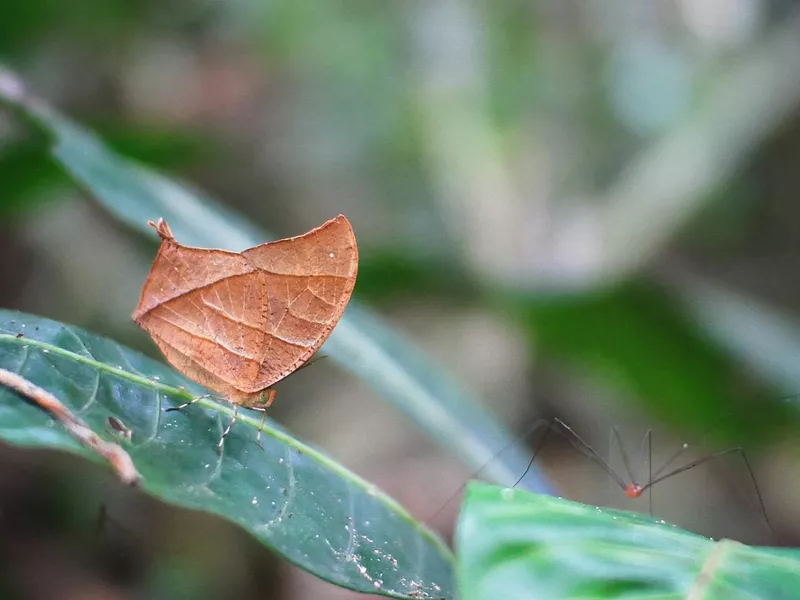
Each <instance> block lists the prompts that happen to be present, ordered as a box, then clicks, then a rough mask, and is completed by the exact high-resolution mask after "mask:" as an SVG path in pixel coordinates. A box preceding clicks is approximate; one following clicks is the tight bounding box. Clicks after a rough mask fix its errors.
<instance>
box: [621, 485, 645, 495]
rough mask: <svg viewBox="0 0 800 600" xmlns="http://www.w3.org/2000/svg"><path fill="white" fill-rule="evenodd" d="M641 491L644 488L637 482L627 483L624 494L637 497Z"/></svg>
mask: <svg viewBox="0 0 800 600" xmlns="http://www.w3.org/2000/svg"><path fill="white" fill-rule="evenodd" d="M642 492H644V489H643V488H642V486H640V485H639V484H638V483H629V484H628V485H626V486H625V495H626V496H627V497H628V498H639V497H640V496H641V495H642Z"/></svg>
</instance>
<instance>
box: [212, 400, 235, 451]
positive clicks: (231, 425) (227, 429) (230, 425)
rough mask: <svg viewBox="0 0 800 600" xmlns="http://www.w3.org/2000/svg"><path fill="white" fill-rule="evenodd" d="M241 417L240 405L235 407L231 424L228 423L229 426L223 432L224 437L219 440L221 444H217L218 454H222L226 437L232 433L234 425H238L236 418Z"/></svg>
mask: <svg viewBox="0 0 800 600" xmlns="http://www.w3.org/2000/svg"><path fill="white" fill-rule="evenodd" d="M238 416H239V405H238V404H234V405H233V416H232V417H231V422H230V423H228V426H227V427H226V428H225V431H223V432H222V436H221V437H220V438H219V442H217V453H220V452H222V445H223V444H224V443H225V437H226V436H227V435H228V434H229V433H230V432H231V427H233V424H234V423H236V417H238Z"/></svg>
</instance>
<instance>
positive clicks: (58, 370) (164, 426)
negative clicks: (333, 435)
mask: <svg viewBox="0 0 800 600" xmlns="http://www.w3.org/2000/svg"><path fill="white" fill-rule="evenodd" d="M20 334H21V335H22V337H17V336H18V335H20ZM0 367H3V368H5V369H8V370H10V371H14V372H16V373H19V374H20V375H22V376H23V377H25V378H26V379H28V380H29V381H31V382H33V383H34V384H36V385H38V386H39V387H42V388H44V389H46V390H47V391H49V392H51V393H52V394H54V395H55V396H56V397H58V398H59V399H60V400H61V402H63V403H64V404H65V405H67V406H68V407H69V408H70V409H71V410H72V411H73V412H74V413H76V414H77V415H78V416H79V417H80V418H81V419H83V420H84V421H85V422H86V423H87V424H88V425H89V426H90V427H91V428H92V429H93V430H94V431H95V432H96V433H97V434H98V435H100V436H101V437H102V438H104V439H107V440H109V441H116V442H118V443H120V444H122V445H123V447H124V448H125V449H126V450H127V451H128V453H129V454H130V455H131V458H132V459H133V461H134V462H135V464H136V467H137V468H138V470H139V472H140V473H141V474H142V476H143V478H144V479H143V481H142V483H141V486H142V488H143V489H144V490H145V491H146V492H148V493H149V494H151V495H153V496H155V497H156V498H159V499H161V500H163V501H165V502H169V503H172V504H175V505H179V506H184V507H188V508H193V509H199V510H204V511H208V512H210V513H214V514H217V515H220V516H222V517H224V518H226V519H228V520H229V521H232V522H234V523H236V524H238V525H240V526H241V527H243V528H244V529H245V530H247V531H248V532H249V533H250V534H251V535H253V536H254V537H256V538H257V539H258V540H259V541H261V542H262V543H263V544H265V545H266V546H268V547H269V548H271V549H272V550H274V551H275V552H277V553H279V554H281V555H282V556H284V557H285V558H286V559H287V560H289V561H291V562H293V563H295V564H297V565H299V566H300V567H302V568H303V569H306V570H308V571H310V572H311V573H314V574H315V575H317V576H319V577H321V578H323V579H326V580H328V581H330V582H332V583H335V584H337V585H340V586H344V587H348V588H350V589H353V590H358V591H361V592H372V593H380V594H383V595H386V596H391V597H398V598H406V597H409V596H408V594H409V592H414V591H416V590H418V589H424V590H426V591H427V592H428V593H429V594H430V597H441V598H451V597H452V596H453V593H452V584H451V578H452V556H451V554H450V552H449V550H448V549H447V547H446V546H445V545H444V543H443V542H442V541H441V540H440V539H439V538H438V537H436V535H435V534H433V533H432V532H430V531H429V530H428V529H426V528H425V527H424V526H423V525H422V524H420V523H418V522H416V521H414V520H413V519H412V518H411V517H410V516H409V515H408V513H407V512H406V511H405V510H404V509H403V508H401V507H400V506H399V505H398V504H397V503H396V502H395V501H394V500H392V499H391V498H389V497H388V496H386V495H385V494H384V493H383V492H381V491H380V490H378V489H377V488H376V487H374V486H373V485H371V484H369V483H367V482H366V481H364V480H362V479H361V478H359V477H358V476H357V475H354V474H353V473H351V472H350V471H348V470H347V469H346V468H345V467H343V466H341V465H339V464H337V463H336V462H334V461H333V460H332V459H330V458H328V457H327V456H326V455H325V454H323V453H322V452H320V451H319V450H316V449H314V448H312V447H310V446H308V445H306V444H304V443H303V442H301V441H299V440H297V439H295V438H293V437H292V436H291V435H290V434H289V433H287V432H286V431H284V430H283V429H281V428H280V427H278V426H276V425H275V424H274V423H273V422H272V421H271V420H268V421H267V423H266V426H265V427H264V431H263V435H262V442H263V446H264V448H263V449H262V448H260V447H259V446H258V445H257V444H256V441H255V440H256V431H257V428H258V426H259V423H260V416H252V415H251V414H248V413H249V411H247V410H243V411H242V413H243V414H240V418H239V420H238V421H237V423H236V425H235V426H234V427H233V429H232V430H231V434H230V435H229V436H228V437H227V438H226V441H225V445H224V448H223V452H222V454H221V455H218V454H217V452H216V444H217V441H218V440H219V437H220V434H221V432H222V429H223V427H224V426H226V425H227V423H228V421H229V419H230V415H231V413H232V410H231V408H230V407H229V406H228V405H227V404H220V403H217V402H215V401H212V400H204V401H200V402H198V403H197V404H195V405H193V406H192V407H189V408H187V409H186V410H182V411H178V412H165V411H164V409H165V408H167V407H170V406H175V405H177V404H180V403H182V402H185V401H187V400H190V399H191V398H193V397H196V396H197V395H200V394H203V393H204V390H203V389H202V388H200V387H199V386H197V385H196V384H194V383H192V382H191V381H189V380H187V379H184V378H183V377H181V376H180V375H179V374H177V373H176V372H175V371H173V370H172V369H170V368H168V367H165V366H164V365H161V364H159V363H157V362H155V361H153V360H150V359H149V358H147V357H144V356H142V355H140V354H138V353H136V352H134V351H132V350H129V349H127V348H124V347H122V346H120V345H118V344H116V343H115V342H113V341H111V340H108V339H105V338H101V337H97V336H93V335H91V334H89V333H87V332H85V331H83V330H81V329H78V328H75V327H71V326H68V325H63V324H60V323H56V322H54V321H49V320H47V319H42V318H39V317H35V316H30V315H25V314H21V313H16V312H12V311H3V310H0ZM109 417H114V418H115V419H118V420H119V421H120V422H121V423H123V424H124V425H125V426H126V427H127V428H129V429H130V430H131V432H132V437H131V440H130V442H126V441H124V440H121V439H120V437H119V436H118V435H117V434H115V432H114V429H113V428H112V427H111V426H110V424H109V422H108V418H109ZM0 439H1V440H4V441H6V442H11V443H14V444H18V445H22V446H30V447H37V448H54V449H61V450H67V451H70V452H74V453H78V454H80V455H83V456H88V457H90V458H93V459H97V457H96V456H95V455H94V454H93V453H92V452H91V451H90V450H88V449H86V448H84V447H83V446H80V445H79V444H78V443H77V442H76V441H75V440H74V439H73V438H72V437H70V435H69V434H67V432H66V430H64V429H63V428H62V427H61V426H60V425H59V424H58V423H55V422H54V421H53V420H52V419H51V418H50V417H49V416H48V415H47V414H45V413H44V412H43V411H41V410H40V409H39V408H37V407H35V406H34V405H32V404H30V403H28V402H26V401H24V400H23V399H22V398H20V397H18V396H16V395H15V394H13V393H12V392H10V391H9V390H6V389H4V388H0ZM416 584H419V585H421V586H423V587H422V588H417V587H415V585H416ZM412 597H413V596H412Z"/></svg>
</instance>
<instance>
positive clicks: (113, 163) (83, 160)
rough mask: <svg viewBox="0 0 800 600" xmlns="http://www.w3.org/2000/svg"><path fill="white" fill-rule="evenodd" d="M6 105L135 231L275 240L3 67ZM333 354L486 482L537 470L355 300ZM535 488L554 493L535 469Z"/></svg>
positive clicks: (202, 240) (231, 244)
mask: <svg viewBox="0 0 800 600" xmlns="http://www.w3.org/2000/svg"><path fill="white" fill-rule="evenodd" d="M0 102H4V103H6V104H8V105H9V106H11V107H13V108H14V109H15V110H17V111H19V112H20V113H21V114H23V115H24V116H25V117H26V118H28V119H29V120H31V121H32V122H33V123H34V124H35V125H36V126H37V127H38V128H39V129H41V130H42V131H43V132H44V133H45V134H46V135H49V136H51V137H52V147H51V153H52V155H53V157H54V158H55V159H56V160H57V161H59V162H60V163H61V164H62V165H63V166H64V168H65V169H66V170H67V171H68V172H69V173H70V174H71V175H72V177H73V178H74V179H75V180H76V181H78V182H79V183H80V184H81V185H83V186H85V187H86V188H87V189H88V190H89V191H90V192H91V193H92V194H93V195H94V197H95V198H96V199H97V200H98V201H99V202H100V203H101V204H102V206H103V207H105V208H106V210H108V211H109V212H110V213H111V214H112V215H114V216H115V217H116V218H117V219H119V220H120V221H122V222H123V223H125V224H127V225H129V226H130V227H132V228H134V229H135V230H137V231H139V232H142V233H145V234H147V235H149V236H152V237H155V233H154V232H153V231H152V230H151V229H150V228H148V227H147V225H146V223H147V221H148V220H156V219H158V218H159V217H162V218H164V219H165V220H166V221H167V222H168V223H169V224H170V227H171V228H172V230H173V232H174V233H175V237H176V238H177V239H178V240H180V242H181V243H183V244H188V245H195V246H205V247H218V248H225V249H228V250H242V249H244V248H247V247H249V246H253V245H256V244H259V243H261V242H263V241H265V240H267V239H270V236H269V234H267V233H266V232H264V231H262V230H260V229H258V228H256V227H254V226H252V225H251V224H250V223H248V222H247V221H246V220H245V219H243V218H241V217H240V216H238V215H236V214H234V213H232V212H231V211H229V210H227V209H225V208H224V207H222V206H220V205H219V204H216V203H215V202H213V201H212V200H211V199H210V198H208V197H206V196H204V195H202V194H201V193H199V192H197V191H192V190H190V189H189V188H187V187H186V186H181V185H178V184H177V183H175V182H173V181H171V180H169V179H168V178H166V177H164V176H162V175H159V174H157V173H155V172H153V171H151V170H149V169H147V168H145V167H143V166H141V165H138V164H135V163H133V162H131V161H128V160H125V159H122V158H120V157H119V156H117V155H115V154H114V153H112V152H110V151H109V150H108V149H107V148H106V147H105V146H104V145H103V144H102V143H101V142H100V141H99V140H97V139H96V138H95V137H94V136H93V135H91V134H90V133H88V132H87V131H85V130H83V129H82V128H80V127H78V126H76V125H74V124H73V123H71V122H69V121H68V120H66V119H64V118H63V117H61V116H60V115H58V114H56V113H55V112H54V111H53V110H51V109H50V108H48V107H46V106H45V105H44V104H43V103H42V102H41V101H39V100H37V99H35V98H32V97H30V96H29V95H28V94H27V92H26V91H25V89H24V85H23V84H22V82H21V81H19V80H18V79H17V78H16V77H15V76H14V75H12V74H11V73H9V72H7V71H3V70H2V68H0ZM331 216H333V215H331ZM357 293H358V284H356V294H357ZM324 352H325V353H326V354H328V355H330V356H331V357H332V358H333V360H334V361H335V362H337V363H338V364H339V365H341V366H343V367H344V368H346V369H348V370H349V371H351V372H352V373H354V374H356V375H357V376H358V377H360V378H361V379H363V380H364V381H366V382H367V383H369V384H370V385H372V387H373V388H374V389H376V390H377V391H378V392H379V393H380V394H381V395H382V396H383V397H384V398H385V399H387V400H389V401H391V402H393V403H394V404H395V405H396V406H397V407H398V408H399V409H400V410H402V411H403V412H405V413H406V414H407V415H408V416H410V417H411V418H412V419H414V420H415V421H416V422H417V424H418V425H419V426H420V427H421V428H423V429H424V430H425V431H427V432H428V434H429V435H430V436H431V438H432V439H434V440H436V441H437V442H438V443H440V444H443V445H444V446H445V447H446V448H447V449H448V450H450V451H452V452H455V453H456V454H457V455H458V456H459V457H460V458H461V459H462V460H463V461H464V462H465V463H466V464H468V465H470V466H471V467H472V468H474V469H481V470H482V474H483V475H484V476H485V477H488V478H490V479H494V480H495V481H500V482H509V481H514V480H516V478H517V477H518V476H519V474H520V473H522V472H523V471H524V470H525V468H526V467H527V466H528V460H529V457H528V456H527V455H526V454H525V453H524V452H523V451H522V449H521V448H518V447H517V445H516V444H513V439H512V436H511V435H510V434H509V433H508V431H507V429H506V428H505V427H503V426H502V425H501V424H499V423H498V422H497V421H496V420H495V419H494V418H493V417H492V415H491V413H489V412H488V411H487V410H485V409H484V408H483V407H482V406H481V405H480V402H478V401H477V400H476V399H474V398H472V397H471V396H470V395H468V394H467V393H466V392H465V391H464V390H461V389H459V387H458V386H457V385H456V384H455V383H454V382H453V381H451V380H450V379H449V378H447V377H445V376H444V375H443V373H442V370H441V369H440V368H438V367H436V366H435V365H433V364H431V361H430V359H429V358H428V357H426V356H423V355H422V353H421V352H420V351H419V350H417V349H416V348H414V347H413V346H412V345H411V344H410V343H409V342H407V341H406V340H404V339H403V338H402V337H400V336H399V335H398V334H397V333H395V332H394V331H392V330H391V329H390V328H389V327H388V326H386V325H385V324H384V323H383V322H382V321H381V320H380V319H379V318H378V317H377V316H376V315H374V314H372V313H371V311H369V310H368V309H367V308H365V307H363V306H361V305H359V303H358V302H357V301H355V300H351V302H350V305H349V306H348V309H347V311H346V313H345V315H344V318H343V319H342V321H341V322H340V323H339V325H338V326H337V327H336V329H334V331H333V334H332V335H331V337H330V338H329V339H328V341H327V342H326V344H325V347H324ZM501 452H502V455H500V456H498V455H499V454H500V453H501ZM526 485H527V486H528V487H530V488H531V489H534V490H536V491H541V492H549V491H550V487H549V485H548V484H547V482H546V480H545V479H544V478H543V477H541V476H540V475H539V474H538V472H537V470H536V468H535V467H534V468H533V469H532V471H531V473H530V475H529V477H527V478H526Z"/></svg>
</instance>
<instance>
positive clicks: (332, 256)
mask: <svg viewBox="0 0 800 600" xmlns="http://www.w3.org/2000/svg"><path fill="white" fill-rule="evenodd" d="M328 256H330V257H331V258H334V257H335V256H336V254H334V253H333V252H331V253H330V254H328ZM23 327H25V325H23Z"/></svg>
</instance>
